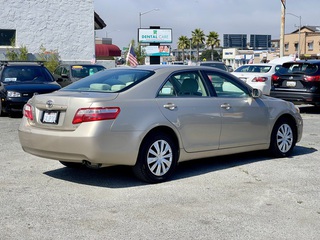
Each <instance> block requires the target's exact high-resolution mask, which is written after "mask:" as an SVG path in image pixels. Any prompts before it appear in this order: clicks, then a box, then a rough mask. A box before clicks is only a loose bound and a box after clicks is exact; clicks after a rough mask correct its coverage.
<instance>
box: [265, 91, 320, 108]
mask: <svg viewBox="0 0 320 240" xmlns="http://www.w3.org/2000/svg"><path fill="white" fill-rule="evenodd" d="M270 96H271V97H275V98H280V99H283V100H286V101H289V102H293V103H295V104H313V105H319V104H320V93H312V92H298V91H292V92H291V91H290V92H289V91H281V90H276V91H275V90H271V92H270Z"/></svg>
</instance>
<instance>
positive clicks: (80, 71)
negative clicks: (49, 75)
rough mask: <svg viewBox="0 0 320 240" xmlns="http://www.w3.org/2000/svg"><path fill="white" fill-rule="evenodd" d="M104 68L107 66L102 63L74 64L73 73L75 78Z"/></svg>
mask: <svg viewBox="0 0 320 240" xmlns="http://www.w3.org/2000/svg"><path fill="white" fill-rule="evenodd" d="M104 69H105V67H104V66H100V65H73V66H71V75H72V76H73V77H75V78H84V77H87V76H89V75H92V74H94V73H96V72H99V71H101V70H104Z"/></svg>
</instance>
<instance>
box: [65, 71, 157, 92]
mask: <svg viewBox="0 0 320 240" xmlns="http://www.w3.org/2000/svg"><path fill="white" fill-rule="evenodd" d="M153 74H154V72H153V71H148V70H138V69H131V68H130V69H127V68H126V69H123V70H112V69H109V70H108V71H100V72H97V73H95V74H93V75H91V76H88V77H86V78H84V79H81V80H80V81H76V82H74V83H72V84H70V85H68V86H66V87H64V88H63V89H62V90H66V91H93V92H119V91H123V90H125V89H128V88H130V86H132V85H135V84H137V83H139V82H141V81H143V80H144V79H146V78H148V77H150V76H151V75H153Z"/></svg>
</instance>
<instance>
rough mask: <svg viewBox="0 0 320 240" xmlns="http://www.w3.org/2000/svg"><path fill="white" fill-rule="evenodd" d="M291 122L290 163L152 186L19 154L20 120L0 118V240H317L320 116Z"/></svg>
mask: <svg viewBox="0 0 320 240" xmlns="http://www.w3.org/2000/svg"><path fill="white" fill-rule="evenodd" d="M301 113H302V116H303V119H304V134H303V138H302V141H301V142H299V143H298V144H297V146H296V148H295V150H294V152H293V156H292V157H290V158H281V159H280V158H279V159H272V158H269V157H268V156H267V155H266V154H265V153H264V152H254V153H248V154H240V155H232V156H228V157H218V158H210V159H201V160H195V161H190V162H186V163H183V164H180V165H179V168H178V170H177V173H176V174H175V177H174V179H173V180H171V181H169V182H166V183H161V184H156V185H149V184H145V183H143V182H140V181H138V180H137V179H136V178H135V177H134V176H133V174H132V173H131V169H130V168H127V167H110V168H105V169H101V170H90V169H80V170H74V169H68V168H65V167H63V166H62V165H61V164H60V163H59V162H57V161H52V160H47V159H43V158H38V157H35V156H32V155H29V154H27V153H24V152H23V150H22V149H21V147H20V144H19V140H18V134H17V128H18V126H19V123H20V120H21V119H20V118H8V117H0V131H1V139H0V150H1V151H0V159H1V160H0V224H1V228H0V239H1V240H7V239H8V240H9V239H10V240H11V239H59V240H60V239H77V240H80V239H210V240H211V239H246V240H248V239H299V240H300V239H304V240H305V239H320V227H319V226H320V154H319V148H320V147H319V143H320V137H319V135H320V130H319V129H320V110H319V109H316V108H314V107H311V106H302V107H301Z"/></svg>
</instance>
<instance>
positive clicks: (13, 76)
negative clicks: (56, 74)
mask: <svg viewBox="0 0 320 240" xmlns="http://www.w3.org/2000/svg"><path fill="white" fill-rule="evenodd" d="M2 81H3V82H31V81H32V82H49V81H53V79H52V78H50V77H49V73H48V72H47V71H46V69H45V68H43V67H40V66H11V67H7V68H5V69H4V70H3V75H2Z"/></svg>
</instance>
